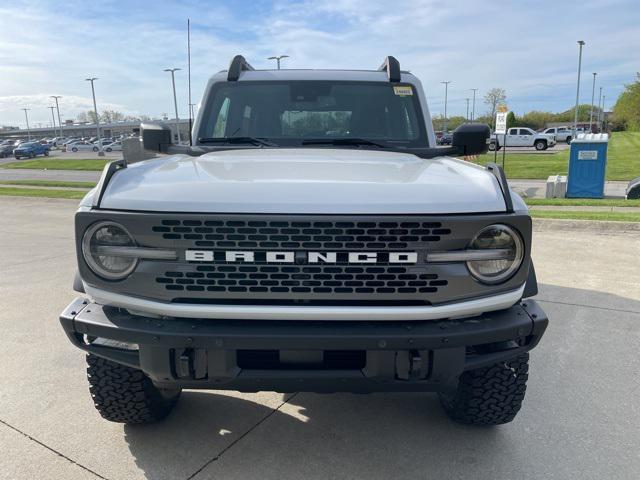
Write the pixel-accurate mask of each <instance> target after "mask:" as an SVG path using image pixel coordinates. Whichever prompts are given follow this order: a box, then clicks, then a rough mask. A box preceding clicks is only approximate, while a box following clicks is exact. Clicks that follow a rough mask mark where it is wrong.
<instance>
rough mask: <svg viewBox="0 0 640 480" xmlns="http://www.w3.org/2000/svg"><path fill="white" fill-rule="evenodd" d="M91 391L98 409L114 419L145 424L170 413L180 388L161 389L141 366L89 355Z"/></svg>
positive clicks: (88, 371)
mask: <svg viewBox="0 0 640 480" xmlns="http://www.w3.org/2000/svg"><path fill="white" fill-rule="evenodd" d="M87 378H88V380H89V391H90V392H91V397H92V398H93V403H94V405H95V407H96V410H98V412H99V413H100V415H102V417H103V418H105V419H107V420H109V421H110V422H118V423H128V424H142V423H152V422H156V421H158V420H162V419H163V418H164V417H166V416H167V415H168V414H169V413H170V412H171V410H172V409H173V407H174V405H175V404H176V402H177V401H178V398H179V397H180V392H181V390H180V389H175V390H165V389H159V388H157V387H156V386H155V385H153V383H152V382H151V380H150V379H149V378H148V377H147V376H146V375H145V374H144V373H142V371H141V370H136V369H135V368H130V367H125V366H123V365H119V364H117V363H114V362H111V361H109V360H105V359H104V358H100V357H96V356H95V355H91V354H88V355H87Z"/></svg>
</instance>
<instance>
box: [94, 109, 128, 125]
mask: <svg viewBox="0 0 640 480" xmlns="http://www.w3.org/2000/svg"><path fill="white" fill-rule="evenodd" d="M121 120H124V114H122V113H121V112H117V111H115V110H105V111H104V112H102V115H100V121H101V122H105V123H111V122H119V121H121Z"/></svg>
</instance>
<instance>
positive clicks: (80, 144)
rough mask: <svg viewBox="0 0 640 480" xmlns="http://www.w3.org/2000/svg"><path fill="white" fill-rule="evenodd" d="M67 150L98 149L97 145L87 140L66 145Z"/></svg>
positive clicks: (95, 150)
mask: <svg viewBox="0 0 640 480" xmlns="http://www.w3.org/2000/svg"><path fill="white" fill-rule="evenodd" d="M67 150H71V151H72V152H80V151H83V152H86V151H93V152H97V151H98V146H97V145H94V144H93V143H89V142H75V143H72V144H70V145H68V146H67Z"/></svg>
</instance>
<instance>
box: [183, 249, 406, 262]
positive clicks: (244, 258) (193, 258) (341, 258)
mask: <svg viewBox="0 0 640 480" xmlns="http://www.w3.org/2000/svg"><path fill="white" fill-rule="evenodd" d="M185 260H186V261H188V262H241V263H394V264H398V263H402V264H406V263H417V262H418V253H417V252H292V251H273V252H272V251H260V252H257V251H250V250H249V251H244V250H227V251H213V250H187V251H186V252H185Z"/></svg>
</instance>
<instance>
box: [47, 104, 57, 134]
mask: <svg viewBox="0 0 640 480" xmlns="http://www.w3.org/2000/svg"><path fill="white" fill-rule="evenodd" d="M48 108H50V109H51V125H53V135H54V136H55V135H56V116H55V115H54V114H53V109H54V108H56V107H48Z"/></svg>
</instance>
